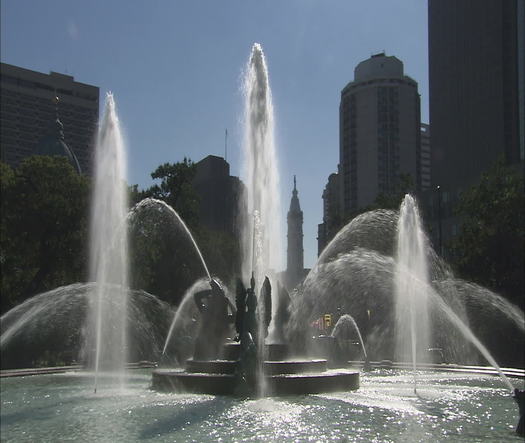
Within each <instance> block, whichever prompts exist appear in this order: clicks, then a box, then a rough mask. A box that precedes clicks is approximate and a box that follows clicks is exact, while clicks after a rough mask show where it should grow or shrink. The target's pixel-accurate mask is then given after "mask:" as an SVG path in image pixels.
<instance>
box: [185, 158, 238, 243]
mask: <svg viewBox="0 0 525 443" xmlns="http://www.w3.org/2000/svg"><path fill="white" fill-rule="evenodd" d="M195 166H196V172H195V177H194V178H193V187H194V189H195V192H196V193H197V195H198V196H199V220H200V222H201V223H202V224H203V225H204V226H205V227H206V228H208V229H211V230H213V231H222V232H227V233H228V234H230V235H234V236H238V235H239V232H240V231H239V219H238V214H239V200H240V199H241V196H242V193H243V192H244V185H243V183H242V182H241V180H240V179H239V177H234V176H231V175H230V164H229V163H228V162H227V161H226V160H224V158H222V157H218V156H216V155H208V156H207V157H205V158H203V159H202V160H201V161H199V162H197V163H196V164H195Z"/></svg>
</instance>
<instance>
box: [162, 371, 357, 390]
mask: <svg viewBox="0 0 525 443" xmlns="http://www.w3.org/2000/svg"><path fill="white" fill-rule="evenodd" d="M266 380H267V385H268V389H269V394H270V395H272V396H279V395H306V394H320V393H323V392H336V391H350V390H355V389H359V372H354V371H344V370H342V371H337V372H334V371H329V372H324V373H320V374H286V375H283V374H280V375H270V376H266ZM235 388H236V380H235V376H234V375H231V374H206V373H200V374H199V373H188V372H184V371H182V370H180V369H179V370H174V369H156V370H154V371H153V373H152V389H155V390H158V391H164V392H179V393H183V392H189V393H194V394H212V395H233V394H234V393H235Z"/></svg>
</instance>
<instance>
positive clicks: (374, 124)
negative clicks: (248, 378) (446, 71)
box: [339, 53, 421, 218]
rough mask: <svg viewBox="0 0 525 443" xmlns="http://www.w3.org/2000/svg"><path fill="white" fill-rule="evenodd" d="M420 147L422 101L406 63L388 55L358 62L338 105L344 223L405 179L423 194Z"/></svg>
mask: <svg viewBox="0 0 525 443" xmlns="http://www.w3.org/2000/svg"><path fill="white" fill-rule="evenodd" d="M420 146H421V144H420V97H419V93H418V88H417V83H416V81H415V80H413V79H411V78H410V77H408V76H406V75H405V74H404V72H403V63H402V62H401V61H400V60H399V59H397V58H396V57H392V56H386V55H385V54H384V53H380V54H376V55H373V56H372V57H371V58H369V59H368V60H365V61H363V62H361V63H359V64H358V65H357V67H356V68H355V71H354V81H352V82H350V83H348V85H346V86H345V87H344V89H343V90H342V91H341V103H340V106H339V176H340V177H339V180H340V186H341V193H340V198H341V205H340V207H341V214H342V216H343V218H348V217H349V216H351V215H352V214H355V213H356V212H357V211H359V210H361V209H363V208H365V207H367V206H368V205H370V204H372V203H373V202H374V201H375V200H376V198H377V196H378V195H379V194H381V193H383V194H388V193H393V192H395V190H396V187H397V186H398V184H399V179H400V176H401V175H409V176H410V177H411V178H412V181H413V183H414V185H415V186H416V188H417V189H419V188H420V186H421V183H420V181H421V174H420Z"/></svg>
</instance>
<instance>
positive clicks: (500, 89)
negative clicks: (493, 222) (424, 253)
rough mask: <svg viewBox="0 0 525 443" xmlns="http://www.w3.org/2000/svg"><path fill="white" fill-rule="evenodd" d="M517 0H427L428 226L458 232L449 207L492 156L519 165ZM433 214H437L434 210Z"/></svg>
mask: <svg viewBox="0 0 525 443" xmlns="http://www.w3.org/2000/svg"><path fill="white" fill-rule="evenodd" d="M524 5H525V2H524V1H523V0H505V1H502V0H462V1H456V0H429V2H428V33H429V34H428V45H429V47H428V49H429V50H428V54H429V91H430V125H431V128H432V140H431V146H432V181H431V182H432V188H433V189H434V190H436V189H437V187H438V186H439V194H438V193H437V191H436V192H434V194H435V195H434V196H433V197H432V200H433V201H434V204H433V206H434V207H437V206H438V204H437V203H438V202H436V200H437V198H439V199H440V201H439V208H440V209H439V211H438V210H436V209H435V208H434V210H433V211H432V213H433V217H432V219H433V224H434V225H436V226H434V228H436V229H433V231H434V232H437V231H438V229H437V223H438V220H437V219H438V218H439V223H440V225H441V228H442V235H443V239H440V241H441V240H442V241H443V243H445V244H446V243H447V242H448V241H449V239H450V238H452V237H453V236H454V235H455V233H457V230H458V222H457V220H456V218H455V217H454V215H453V213H454V210H453V208H454V205H455V204H456V203H457V200H458V197H459V194H460V193H461V192H462V191H463V190H466V189H467V188H469V187H470V186H472V185H475V184H476V183H478V181H479V179H480V178H481V176H482V174H483V173H485V172H487V171H488V170H489V169H490V168H491V166H493V165H494V164H495V163H496V162H497V161H498V160H500V159H501V160H504V161H505V162H506V163H507V164H514V165H517V166H518V167H520V166H521V167H520V169H523V161H524V152H525V141H524V136H525V134H524V125H525V113H524V103H525V99H524V90H525V76H524V63H525V31H524V28H525V6H524ZM438 212H439V214H438Z"/></svg>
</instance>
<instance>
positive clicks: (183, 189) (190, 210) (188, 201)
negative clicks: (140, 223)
mask: <svg viewBox="0 0 525 443" xmlns="http://www.w3.org/2000/svg"><path fill="white" fill-rule="evenodd" d="M195 168H196V167H195V164H194V163H193V162H192V161H191V160H190V159H187V158H184V160H183V161H182V162H177V163H164V164H163V165H160V166H159V167H158V168H157V169H155V171H154V172H152V173H151V178H153V179H154V180H160V183H159V184H155V185H153V186H151V187H150V188H148V189H146V190H144V191H142V192H138V191H137V190H136V188H135V195H133V196H132V198H138V200H137V201H140V200H142V199H143V198H146V197H152V198H156V199H159V200H163V201H165V202H166V203H167V204H168V205H170V206H171V207H172V208H173V209H175V210H176V211H177V213H178V214H179V215H180V216H181V217H182V219H183V220H184V221H185V223H186V224H187V225H188V226H197V224H198V218H199V217H198V197H197V194H196V193H195V190H194V189H193V186H192V180H193V177H194V176H195V172H196V169H195ZM135 203H136V201H135Z"/></svg>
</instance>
